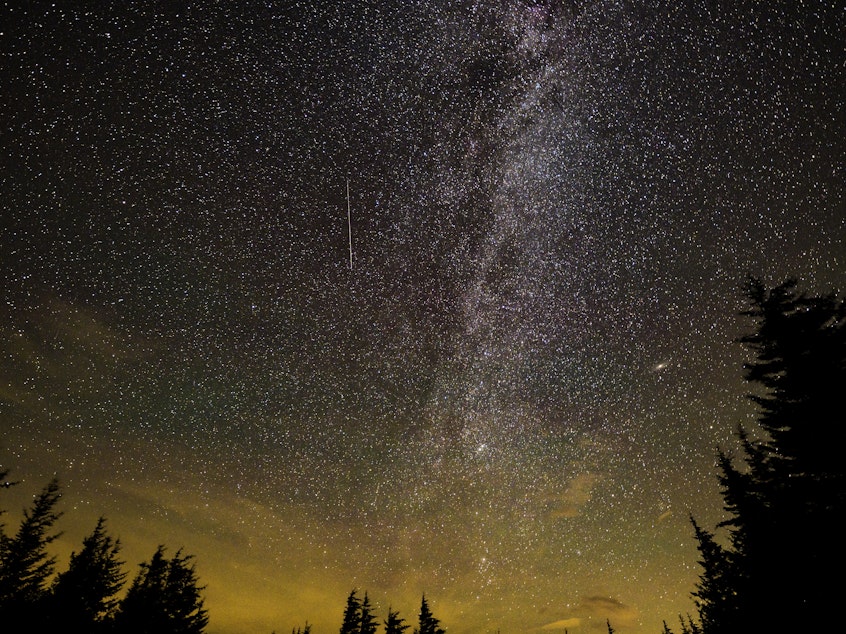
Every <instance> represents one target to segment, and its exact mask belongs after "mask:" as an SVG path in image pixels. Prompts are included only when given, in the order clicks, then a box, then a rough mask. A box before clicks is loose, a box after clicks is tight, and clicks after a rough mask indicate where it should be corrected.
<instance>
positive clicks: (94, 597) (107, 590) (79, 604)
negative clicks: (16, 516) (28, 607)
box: [49, 517, 126, 632]
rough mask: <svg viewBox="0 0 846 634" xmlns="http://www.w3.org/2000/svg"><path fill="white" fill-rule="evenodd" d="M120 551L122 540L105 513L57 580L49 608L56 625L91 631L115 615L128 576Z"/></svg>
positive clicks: (74, 629) (73, 629)
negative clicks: (113, 534) (108, 527)
mask: <svg viewBox="0 0 846 634" xmlns="http://www.w3.org/2000/svg"><path fill="white" fill-rule="evenodd" d="M119 552H120V543H119V542H118V541H117V540H114V539H112V537H110V536H109V535H108V533H107V532H106V520H105V519H104V518H102V517H101V518H100V519H99V520H98V521H97V525H96V526H95V528H94V531H93V532H92V533H91V534H90V535H89V536H88V537H86V538H85V539H84V540H83V542H82V550H80V551H79V552H78V553H73V554H72V555H71V558H70V564H69V565H68V569H67V570H66V571H65V572H62V573H60V574H59V575H58V576H57V577H56V580H55V581H54V583H53V587H52V592H51V597H50V610H49V612H50V614H51V619H50V620H51V621H52V622H53V623H54V624H55V625H61V626H62V627H64V628H68V629H70V630H72V631H87V632H91V631H94V630H96V629H99V628H101V627H102V625H103V623H104V622H106V621H107V619H108V618H109V617H111V616H112V614H113V612H114V610H115V609H116V607H117V605H118V600H117V598H116V595H117V593H118V592H119V591H120V589H121V587H122V586H123V582H124V579H125V577H126V573H125V572H123V571H122V570H121V567H122V566H123V562H122V561H120V560H119V559H118V553H119Z"/></svg>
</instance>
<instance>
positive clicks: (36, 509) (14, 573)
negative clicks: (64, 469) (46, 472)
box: [0, 478, 61, 629]
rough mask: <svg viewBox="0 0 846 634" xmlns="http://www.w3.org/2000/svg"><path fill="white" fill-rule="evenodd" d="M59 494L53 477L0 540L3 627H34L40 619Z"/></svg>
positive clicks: (50, 571) (50, 566) (52, 563)
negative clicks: (13, 529) (14, 530)
mask: <svg viewBox="0 0 846 634" xmlns="http://www.w3.org/2000/svg"><path fill="white" fill-rule="evenodd" d="M60 497H61V493H60V492H59V482H58V480H56V479H55V478H54V479H53V480H51V481H50V482H49V483H48V484H47V486H45V487H44V488H43V489H42V490H41V493H39V494H38V495H37V496H36V497H35V500H34V502H33V504H32V507H31V508H30V509H26V510H25V511H24V517H23V520H22V521H21V524H20V527H19V528H18V531H17V533H16V534H15V535H14V536H12V537H7V536H5V534H4V535H3V536H2V540H0V623H2V624H3V625H4V626H6V627H9V626H14V627H18V628H34V627H35V624H36V623H37V622H40V620H41V611H40V610H39V604H40V603H41V602H42V601H43V600H44V597H45V593H46V585H47V581H48V579H49V578H50V576H51V575H52V574H53V570H54V568H55V564H56V558H55V557H53V556H51V555H49V554H48V552H47V547H48V546H49V545H50V544H51V543H52V542H53V541H55V540H56V539H57V538H58V537H59V534H50V532H51V530H52V528H53V525H54V524H55V523H56V521H57V520H58V519H59V517H60V516H61V513H59V512H57V511H56V505H57V504H58V502H59V498H60ZM4 629H5V628H4Z"/></svg>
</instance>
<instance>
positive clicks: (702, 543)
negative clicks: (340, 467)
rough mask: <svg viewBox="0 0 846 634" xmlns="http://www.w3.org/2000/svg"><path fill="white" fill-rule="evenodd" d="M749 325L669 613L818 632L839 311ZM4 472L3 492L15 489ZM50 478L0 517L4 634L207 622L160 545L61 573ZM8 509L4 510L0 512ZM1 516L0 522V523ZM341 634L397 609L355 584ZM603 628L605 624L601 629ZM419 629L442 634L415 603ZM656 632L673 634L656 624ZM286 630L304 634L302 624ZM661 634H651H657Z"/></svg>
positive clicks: (827, 557)
mask: <svg viewBox="0 0 846 634" xmlns="http://www.w3.org/2000/svg"><path fill="white" fill-rule="evenodd" d="M745 293H746V298H747V299H748V302H749V308H748V309H747V310H746V311H744V313H743V314H744V315H745V316H746V317H748V318H750V319H751V320H752V322H753V328H752V331H751V333H750V334H748V335H746V336H744V337H742V338H741V339H740V340H739V343H740V344H742V345H744V346H746V347H747V348H748V349H749V350H750V351H751V352H752V353H753V357H754V359H753V360H752V361H751V362H750V363H748V364H747V365H746V366H745V368H744V370H745V375H744V378H745V380H746V381H747V383H748V384H749V387H750V390H751V394H750V398H751V399H752V400H753V401H754V402H755V403H756V404H757V406H758V410H759V415H758V420H757V427H756V429H754V430H748V429H744V428H742V427H739V428H738V431H737V435H738V439H739V441H740V445H741V447H742V456H741V457H740V459H739V460H738V459H735V458H732V457H730V456H728V455H726V454H725V453H724V452H723V451H719V452H718V456H717V457H718V472H717V480H718V483H719V486H720V488H721V495H722V498H723V505H724V511H725V512H726V515H727V519H726V520H724V521H723V522H721V523H720V524H718V525H717V526H716V527H714V528H713V529H712V530H709V529H706V528H704V527H702V526H700V524H699V523H698V522H697V521H696V519H695V518H693V517H691V523H692V527H693V536H694V538H695V539H696V542H697V547H698V551H699V556H700V558H699V564H700V566H701V568H702V572H701V575H700V578H699V581H698V582H697V584H696V587H695V589H694V590H693V592H692V597H693V599H694V605H695V608H696V613H695V614H693V615H690V614H688V615H678V621H679V625H678V627H679V628H680V629H679V631H680V632H681V634H718V633H719V634H725V633H733V632H768V633H780V632H817V631H818V632H822V631H829V630H830V629H831V626H832V623H833V622H834V621H833V615H832V611H833V610H835V609H836V608H837V606H838V605H839V601H840V598H841V597H840V585H841V584H840V583H838V582H835V581H832V577H833V575H837V574H839V573H840V572H841V571H842V570H843V569H844V567H843V565H844V563H846V562H844V547H843V538H842V536H841V534H840V533H841V528H840V527H841V524H840V519H841V518H842V517H843V516H844V510H846V508H844V506H846V505H844V484H846V482H845V481H844V475H846V474H845V473H844V471H846V469H845V468H844V465H846V460H844V455H843V451H844V446H846V442H844V441H846V438H845V437H844V434H846V425H844V422H846V421H844V406H843V398H844V396H843V395H844V390H846V327H844V326H846V303H844V299H843V298H838V297H837V296H835V295H826V296H808V295H806V294H804V293H799V292H798V291H797V290H796V283H795V282H794V281H787V282H785V283H783V284H781V285H779V286H776V287H772V288H768V287H766V286H764V285H763V284H762V283H761V282H760V281H758V280H754V279H753V280H750V281H749V283H748V284H747V287H746V289H745ZM8 476H9V470H8V469H0V488H4V489H5V488H8V487H10V486H14V485H15V484H17V483H16V482H12V481H10V480H8V479H7V478H8ZM60 498H61V491H60V485H59V482H58V481H57V480H55V479H54V480H52V481H50V482H49V483H48V484H47V485H46V486H45V487H44V488H43V489H42V490H41V492H40V493H39V494H38V495H37V496H36V497H35V498H34V500H33V502H32V504H31V506H30V507H29V508H27V509H25V510H24V514H23V518H22V520H21V522H20V524H19V526H18V529H17V531H16V532H14V533H7V531H6V527H5V525H4V524H3V523H0V631H2V632H8V633H16V632H27V633H35V634H38V633H40V632H55V631H59V630H67V631H75V632H91V633H95V634H96V633H101V632H102V633H118V632H120V633H128V634H201V633H202V632H204V631H205V629H206V627H207V625H208V622H209V614H208V611H207V610H206V608H205V607H204V598H203V590H204V587H203V586H201V585H200V582H199V579H198V576H197V574H196V571H195V568H194V559H193V557H192V556H191V555H187V554H185V553H183V552H182V550H178V551H176V553H174V554H173V555H172V556H168V555H167V550H166V549H165V547H164V546H159V547H158V548H157V549H156V551H155V552H154V553H153V555H152V556H151V558H150V559H149V560H148V561H145V562H143V563H142V564H141V565H140V567H139V570H138V572H137V574H136V576H135V577H134V578H133V580H132V581H131V583H130V584H129V585H128V587H127V586H126V584H125V582H126V572H125V571H124V570H123V566H124V562H123V561H121V560H120V548H121V547H120V542H119V540H117V539H115V538H113V537H112V536H110V535H109V533H108V531H107V527H106V521H105V519H103V518H100V520H99V521H98V522H97V524H96V526H95V527H94V530H93V531H92V532H91V534H90V535H88V536H87V537H86V538H85V539H84V540H83V542H82V547H81V549H80V550H79V551H78V552H74V553H73V554H72V555H71V557H70V561H69V564H68V567H67V569H65V570H63V571H61V572H58V573H57V571H56V564H57V559H56V557H55V556H54V555H52V554H51V553H50V545H51V544H52V543H53V542H54V541H55V540H56V539H57V538H58V536H59V533H57V532H56V525H57V523H58V521H59V519H60V518H61V516H62V512H61V511H59V510H58V505H59V502H60ZM2 512H3V511H2V510H0V513H2ZM2 519H3V518H2V517H0V520H2ZM341 613H342V625H341V627H340V634H376V632H377V630H379V628H380V626H381V627H383V628H384V632H385V634H405V632H406V630H408V629H409V628H410V627H411V625H410V624H408V623H407V622H406V620H405V619H404V618H402V617H400V615H399V613H398V612H396V611H394V610H393V609H391V608H389V609H388V614H387V618H386V619H385V620H384V621H383V622H382V623H381V624H380V623H379V619H378V617H377V616H376V614H375V611H374V609H373V606H372V605H371V602H370V598H369V597H368V594H367V593H366V592H365V593H364V595H363V597H360V596H359V595H358V592H357V591H356V590H353V591H352V592H351V593H350V594H349V596H348V597H347V600H346V604H345V606H344V607H343V610H342V611H341V610H339V614H341ZM606 623H607V629H608V632H609V633H610V632H613V631H614V629H613V627H612V624H611V622H610V621H607V622H606ZM413 632H414V634H444V632H445V629H444V628H443V627H442V626H441V623H440V621H439V619H437V618H435V616H434V615H433V613H432V610H431V609H430V607H429V603H428V600H427V598H426V596H425V595H424V596H423V597H422V602H421V606H420V612H419V614H418V625H417V626H416V627H415V628H414V629H413ZM663 632H664V634H672V633H673V630H672V629H671V628H670V626H669V625H668V624H667V622H666V621H665V622H664V629H663ZM292 634H311V626H310V625H309V624H308V623H307V622H306V625H305V626H304V627H302V628H300V627H298V628H296V629H294V630H293V632H292ZM656 634H657V633H656Z"/></svg>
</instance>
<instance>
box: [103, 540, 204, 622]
mask: <svg viewBox="0 0 846 634" xmlns="http://www.w3.org/2000/svg"><path fill="white" fill-rule="evenodd" d="M192 559H193V558H192V557H191V556H190V555H183V554H182V551H181V550H179V551H177V552H176V554H175V555H174V556H173V558H172V559H167V558H166V557H165V556H164V547H163V546H159V547H158V549H157V550H156V552H155V553H154V554H153V556H152V558H151V559H150V561H149V562H145V563H142V564H141V566H140V568H141V570H140V571H139V572H138V575H137V576H136V577H135V579H134V580H133V582H132V585H130V587H129V590H128V591H127V593H126V597H124V599H123V601H121V604H120V608H119V609H118V612H117V614H116V615H115V627H116V631H118V632H123V633H126V634H200V633H201V632H203V631H204V630H205V627H206V625H207V624H208V613H207V612H206V610H205V608H204V607H203V598H202V596H201V592H202V590H203V588H201V587H199V586H198V585H197V583H198V580H197V575H196V572H195V570H194V565H193V564H192V563H191V560H192Z"/></svg>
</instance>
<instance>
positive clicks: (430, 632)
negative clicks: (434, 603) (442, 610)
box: [414, 594, 446, 634]
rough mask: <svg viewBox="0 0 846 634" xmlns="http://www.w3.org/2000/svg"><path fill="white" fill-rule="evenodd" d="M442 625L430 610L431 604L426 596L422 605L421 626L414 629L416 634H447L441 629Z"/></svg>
mask: <svg viewBox="0 0 846 634" xmlns="http://www.w3.org/2000/svg"><path fill="white" fill-rule="evenodd" d="M440 623H441V622H440V621H439V620H438V619H436V618H435V617H434V615H433V614H432V611H431V610H430V609H429V603H428V601H426V595H425V594H424V595H423V600H422V602H421V604H420V626H419V627H418V628H415V629H414V632H415V634H446V630H444V629H443V628H441V626H440Z"/></svg>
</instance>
